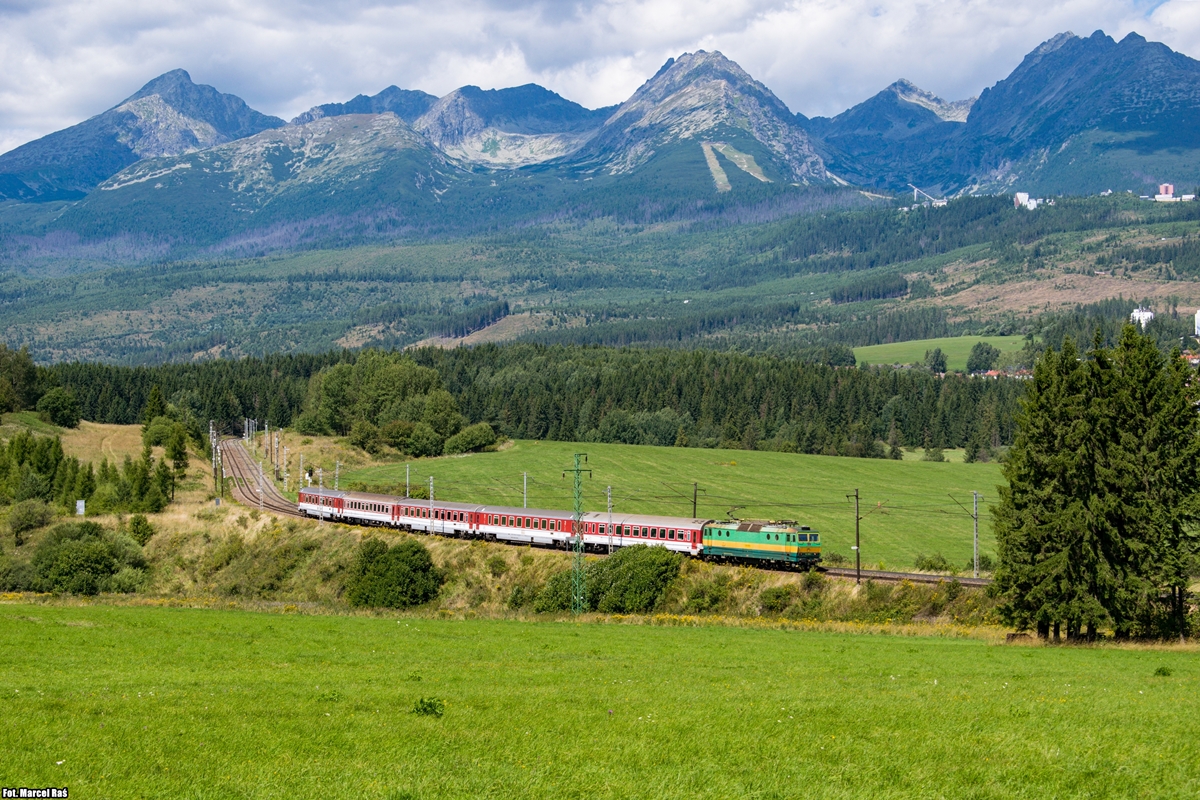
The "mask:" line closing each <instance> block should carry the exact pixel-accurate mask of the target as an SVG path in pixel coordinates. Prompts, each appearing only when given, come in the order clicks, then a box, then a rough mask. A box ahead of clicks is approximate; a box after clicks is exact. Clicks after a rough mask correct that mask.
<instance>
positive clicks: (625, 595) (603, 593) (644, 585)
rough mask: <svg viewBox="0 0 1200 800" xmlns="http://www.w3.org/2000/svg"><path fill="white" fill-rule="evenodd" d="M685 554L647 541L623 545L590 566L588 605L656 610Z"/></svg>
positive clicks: (625, 610)
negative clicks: (630, 545) (645, 542)
mask: <svg viewBox="0 0 1200 800" xmlns="http://www.w3.org/2000/svg"><path fill="white" fill-rule="evenodd" d="M682 563H683V556H681V555H679V554H678V553H673V552H671V551H670V550H667V549H666V548H664V547H650V546H648V545H644V544H638V545H634V546H632V547H622V548H621V549H620V550H618V551H617V552H615V553H613V554H612V555H611V556H609V557H608V558H606V559H604V560H602V561H597V562H595V563H594V564H590V565H588V569H587V574H586V583H587V600H588V607H589V608H590V609H592V610H594V611H603V612H604V613H606V614H645V613H647V612H649V611H653V610H654V607H655V606H656V605H658V603H659V600H660V599H661V598H662V596H663V593H664V592H665V591H666V589H667V586H668V585H669V584H670V583H671V581H673V580H675V578H677V577H678V576H679V567H680V565H681V564H682Z"/></svg>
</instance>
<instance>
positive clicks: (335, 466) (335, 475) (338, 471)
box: [333, 461, 342, 492]
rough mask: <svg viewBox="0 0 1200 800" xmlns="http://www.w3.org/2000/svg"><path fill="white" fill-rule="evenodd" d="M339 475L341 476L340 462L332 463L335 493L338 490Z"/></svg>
mask: <svg viewBox="0 0 1200 800" xmlns="http://www.w3.org/2000/svg"><path fill="white" fill-rule="evenodd" d="M341 474H342V462H340V461H334V462H333V490H334V491H335V492H336V491H337V490H338V479H339V478H340V476H341Z"/></svg>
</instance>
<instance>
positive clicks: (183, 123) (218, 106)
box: [0, 69, 284, 199]
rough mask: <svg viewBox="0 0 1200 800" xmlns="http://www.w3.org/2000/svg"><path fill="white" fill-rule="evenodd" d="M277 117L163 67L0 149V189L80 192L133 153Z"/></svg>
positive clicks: (251, 130) (217, 139) (206, 141)
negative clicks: (64, 124) (101, 108)
mask: <svg viewBox="0 0 1200 800" xmlns="http://www.w3.org/2000/svg"><path fill="white" fill-rule="evenodd" d="M283 124H284V122H283V120H281V119H279V118H278V117H271V116H267V115H266V114H261V113H259V112H258V111H255V110H254V109H252V108H250V107H249V106H248V105H246V103H245V101H243V100H242V99H241V98H240V97H236V96H235V95H232V94H222V93H221V92H219V91H217V90H216V89H214V88H213V87H211V86H205V85H202V84H196V83H193V82H192V77H191V76H190V75H189V74H188V73H187V72H186V71H185V70H182V69H175V70H171V71H170V72H166V73H164V74H162V75H159V76H158V77H157V78H155V79H154V80H152V81H150V82H149V83H147V84H146V85H145V86H143V87H142V88H141V89H139V90H138V91H137V92H135V93H134V94H132V95H130V96H129V97H128V98H126V99H125V100H122V101H121V102H120V103H118V104H117V105H116V106H114V107H112V108H110V109H109V110H108V111H105V112H103V113H101V114H98V115H96V116H94V117H92V118H91V119H88V120H85V121H84V122H81V123H79V124H78V125H73V126H71V127H70V128H65V129H63V130H61V131H56V132H54V133H52V134H49V135H48V136H43V137H42V138H41V139H37V140H35V141H32V142H29V143H28V144H24V145H22V146H20V147H18V148H16V149H14V150H11V151H9V152H7V153H5V154H3V155H0V175H9V176H12V179H10V180H7V181H5V185H6V187H7V188H5V189H3V190H0V196H8V197H20V198H22V199H53V198H69V197H80V196H82V195H83V194H86V193H87V192H89V191H91V190H92V189H93V188H95V186H96V185H97V184H98V183H100V182H101V181H103V180H104V179H106V178H108V177H109V176H111V175H114V174H116V173H117V172H118V171H120V170H121V169H123V168H124V167H126V166H129V165H130V164H132V163H134V162H136V161H138V160H139V159H142V158H148V157H153V156H172V155H179V154H182V153H189V152H193V151H195V150H200V149H203V148H206V147H211V146H213V145H216V144H220V143H222V142H229V141H232V140H234V139H240V138H243V137H246V136H251V135H253V134H255V133H258V132H259V131H263V130H268V129H271V128H278V127H280V126H282V125H283Z"/></svg>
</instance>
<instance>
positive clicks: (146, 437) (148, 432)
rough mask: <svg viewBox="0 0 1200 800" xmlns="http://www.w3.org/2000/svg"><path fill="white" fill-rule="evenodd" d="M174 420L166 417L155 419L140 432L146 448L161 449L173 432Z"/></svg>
mask: <svg viewBox="0 0 1200 800" xmlns="http://www.w3.org/2000/svg"><path fill="white" fill-rule="evenodd" d="M175 424H176V423H175V420H173V419H171V418H170V417H167V416H161V417H155V418H154V419H152V420H150V421H149V422H147V423H146V427H145V428H144V429H143V430H142V443H143V444H145V445H146V446H148V447H162V446H164V445H166V443H167V441H168V440H170V438H171V434H172V432H174V430H175Z"/></svg>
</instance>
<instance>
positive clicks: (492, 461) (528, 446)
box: [326, 441, 1001, 568]
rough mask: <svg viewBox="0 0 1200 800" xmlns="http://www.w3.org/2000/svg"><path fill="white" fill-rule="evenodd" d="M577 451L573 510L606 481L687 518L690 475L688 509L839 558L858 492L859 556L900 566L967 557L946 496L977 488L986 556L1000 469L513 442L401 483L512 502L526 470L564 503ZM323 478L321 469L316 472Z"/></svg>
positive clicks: (355, 476)
mask: <svg viewBox="0 0 1200 800" xmlns="http://www.w3.org/2000/svg"><path fill="white" fill-rule="evenodd" d="M576 452H586V453H587V454H588V463H587V467H588V468H590V469H591V470H592V473H591V477H590V478H585V479H584V497H585V508H586V510H588V511H602V510H604V508H605V507H606V498H605V494H604V492H605V487H607V486H612V490H613V493H612V496H613V507H614V509H616V510H618V511H629V512H646V513H661V514H675V515H680V516H691V513H692V482H693V481H695V482H697V483H698V484H699V488H700V489H701V490H702V491H701V492H700V493H699V500H698V503H697V505H698V508H697V512H698V513H699V515H700V516H702V517H712V518H724V517H725V516H726V515H727V514H728V513H729V512H730V510H732V511H733V513H734V514H736V515H737V516H739V517H744V518H760V519H761V518H775V519H778V518H788V519H795V520H799V521H800V522H801V523H802V524H811V525H813V526H814V527H816V528H817V529H819V530H820V531H822V533H823V535H824V542H825V547H826V550H827V551H828V550H832V551H837V552H840V553H842V554H843V555H845V556H848V557H849V556H851V555H852V552H851V550H850V547H851V545H853V544H854V505H853V502H852V501H851V500H848V499H847V497H846V495H847V494H853V492H854V489H855V488H858V489H859V494H860V498H861V500H860V503H861V508H862V513H863V515H864V519H863V521H862V530H861V536H862V548H863V551H862V552H863V560H864V562H865V563H869V564H876V563H881V562H882V564H883V566H885V567H897V568H910V567H912V565H913V560H914V558H915V556H916V555H917V554H918V553H926V554H929V553H933V552H941V553H942V554H943V555H945V556H946V557H947V558H949V559H950V560H951V561H952V562H954V563H955V564H961V565H963V566H965V565H966V563H967V560H968V559H969V558H970V557H971V547H972V545H971V537H972V523H971V518H970V516H969V515H968V514H967V513H966V512H965V511H964V510H963V508H962V507H961V506H959V505H958V504H957V503H956V502H955V500H957V501H958V503H961V504H962V505H963V506H966V507H967V508H970V507H971V491H972V490H975V491H979V492H982V493H983V495H984V498H985V502H984V503H983V504H981V505H980V526H979V529H980V530H979V534H980V551H981V552H985V553H992V552H994V540H993V538H992V535H991V520H990V517H989V516H988V515H987V512H986V504H987V503H988V502H991V501H994V500H995V499H996V485H997V484H998V483H999V482H1000V480H1001V478H1000V468H999V465H997V464H995V463H990V464H963V463H944V464H934V463H928V462H919V461H883V460H876V459H865V458H835V457H832V456H810V455H795V454H790V453H768V452H758V451H747V450H703V449H698V448H684V447H640V446H632V445H615V444H576V443H570V442H534V441H519V442H516V443H515V444H514V445H513V446H512V447H511V448H509V449H507V450H503V451H501V452H497V453H475V454H471V455H466V456H456V457H445V458H437V459H424V460H419V461H412V462H409V464H408V466H409V468H410V470H411V472H410V481H411V484H412V485H413V486H428V483H429V476H430V475H432V476H433V477H434V496H435V497H436V498H438V499H441V500H462V501H472V502H475V501H478V502H482V503H496V504H507V505H517V506H519V505H521V502H522V499H521V488H522V472H528V474H529V505H530V506H532V507H541V508H562V509H569V508H571V507H572V502H573V500H572V490H571V480H570V478H569V476H568V477H567V478H564V477H563V470H564V469H567V468H570V467H571V466H572V463H573V462H572V454H573V453H576ZM405 466H406V465H405V464H403V463H400V464H390V465H385V466H377V467H369V468H365V469H360V470H355V471H352V472H348V473H345V474H344V475H343V477H342V479H343V480H344V481H345V484H344V485H350V484H352V483H354V482H359V481H361V482H365V483H367V484H368V485H371V486H379V487H383V486H386V487H390V488H392V489H395V487H399V491H400V492H401V493H402V492H403V488H404V473H405ZM326 475H328V472H326Z"/></svg>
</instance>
